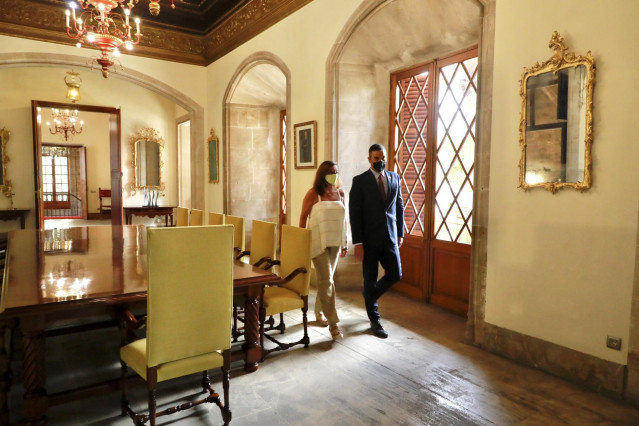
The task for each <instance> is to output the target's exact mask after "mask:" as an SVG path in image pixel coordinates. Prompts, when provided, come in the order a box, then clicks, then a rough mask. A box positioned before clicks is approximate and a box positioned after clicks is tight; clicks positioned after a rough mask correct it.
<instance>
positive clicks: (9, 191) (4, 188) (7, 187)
mask: <svg viewBox="0 0 639 426" xmlns="http://www.w3.org/2000/svg"><path fill="white" fill-rule="evenodd" d="M10 136H11V132H10V131H8V130H7V129H6V128H5V127H3V128H2V129H0V137H2V177H3V179H4V181H3V182H2V185H0V192H2V194H3V195H4V196H5V197H7V198H8V199H10V200H11V205H12V206H13V187H12V186H11V180H10V179H7V163H8V162H9V156H8V155H7V141H8V140H9V137H10Z"/></svg>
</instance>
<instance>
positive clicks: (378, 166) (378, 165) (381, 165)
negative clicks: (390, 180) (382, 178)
mask: <svg viewBox="0 0 639 426" xmlns="http://www.w3.org/2000/svg"><path fill="white" fill-rule="evenodd" d="M385 168H386V161H384V160H379V161H375V162H374V163H373V169H375V171H376V172H379V173H381V172H382V171H384V169H385Z"/></svg>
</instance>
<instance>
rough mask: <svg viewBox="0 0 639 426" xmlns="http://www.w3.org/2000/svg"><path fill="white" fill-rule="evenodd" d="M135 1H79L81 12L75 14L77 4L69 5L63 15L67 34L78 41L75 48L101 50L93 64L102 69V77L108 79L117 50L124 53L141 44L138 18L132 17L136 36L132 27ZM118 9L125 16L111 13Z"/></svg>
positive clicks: (117, 53)
mask: <svg viewBox="0 0 639 426" xmlns="http://www.w3.org/2000/svg"><path fill="white" fill-rule="evenodd" d="M134 1H135V2H136V3H137V0H128V2H127V0H78V4H79V5H80V8H81V9H82V10H81V11H80V13H76V9H77V8H78V4H76V3H73V2H72V3H69V5H70V7H71V9H70V10H67V11H66V12H65V14H66V23H67V35H68V36H69V37H70V38H72V39H75V40H78V42H77V43H76V46H78V47H82V46H83V45H93V46H95V47H97V48H98V49H100V55H99V56H98V57H97V58H96V62H97V63H98V64H100V66H101V68H102V76H103V77H104V78H107V77H108V76H109V68H111V67H112V66H113V65H114V63H115V61H117V59H115V58H114V57H113V56H119V55H120V47H121V46H122V45H124V47H125V48H126V49H127V50H131V49H133V46H134V45H136V44H138V43H139V42H140V38H142V33H141V32H140V18H135V19H134V22H135V33H133V32H132V31H133V28H132V26H131V22H130V21H131V16H130V15H131V9H133V5H134ZM118 6H120V7H121V8H122V10H123V12H124V15H122V14H120V13H116V12H113V9H114V8H116V7H118Z"/></svg>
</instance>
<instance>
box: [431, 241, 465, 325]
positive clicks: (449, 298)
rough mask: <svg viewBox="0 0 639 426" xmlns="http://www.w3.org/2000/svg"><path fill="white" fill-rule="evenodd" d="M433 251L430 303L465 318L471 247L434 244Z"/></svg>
mask: <svg viewBox="0 0 639 426" xmlns="http://www.w3.org/2000/svg"><path fill="white" fill-rule="evenodd" d="M431 251H432V255H431V263H432V266H433V267H432V271H433V275H432V278H431V283H432V288H431V295H430V302H431V303H433V304H435V305H438V306H441V307H443V308H445V309H449V310H451V311H453V312H455V313H457V314H459V315H464V316H465V315H466V314H467V313H468V294H469V291H470V246H468V245H463V246H462V245H460V244H454V243H447V242H443V241H434V242H433V244H432V248H431Z"/></svg>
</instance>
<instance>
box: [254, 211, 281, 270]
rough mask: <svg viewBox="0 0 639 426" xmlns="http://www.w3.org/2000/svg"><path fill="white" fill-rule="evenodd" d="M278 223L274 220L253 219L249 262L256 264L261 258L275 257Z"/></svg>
mask: <svg viewBox="0 0 639 426" xmlns="http://www.w3.org/2000/svg"><path fill="white" fill-rule="evenodd" d="M276 229H277V224H275V223H273V222H264V221H261V220H254V221H253V234H252V235H251V255H250V257H249V259H250V260H249V263H250V264H251V265H253V264H255V262H257V261H258V260H260V259H261V258H263V257H265V256H268V257H270V258H271V259H275V250H276V249H277V245H276V244H275V231H276Z"/></svg>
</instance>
